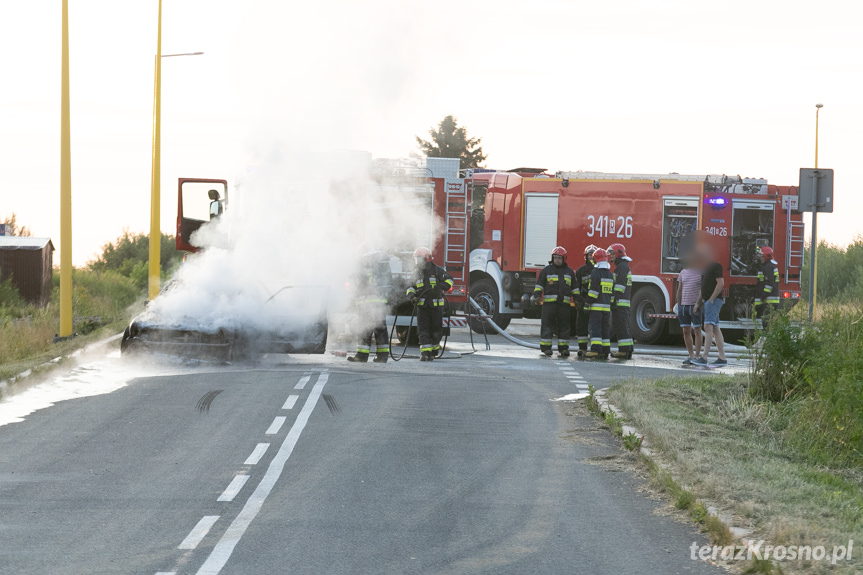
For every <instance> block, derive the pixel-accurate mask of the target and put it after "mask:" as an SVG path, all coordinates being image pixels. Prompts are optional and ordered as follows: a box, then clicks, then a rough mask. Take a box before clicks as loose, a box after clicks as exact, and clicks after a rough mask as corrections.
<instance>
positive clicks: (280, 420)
mask: <svg viewBox="0 0 863 575" xmlns="http://www.w3.org/2000/svg"><path fill="white" fill-rule="evenodd" d="M286 419H287V417H285V416H284V415H280V416H278V417H276V418H275V419H274V420H273V422H272V423H271V424H270V427H268V428H267V431H266V434H267V435H275V434H277V433H278V432H279V430H280V429H281V428H282V426H283V425H284V424H285V420H286Z"/></svg>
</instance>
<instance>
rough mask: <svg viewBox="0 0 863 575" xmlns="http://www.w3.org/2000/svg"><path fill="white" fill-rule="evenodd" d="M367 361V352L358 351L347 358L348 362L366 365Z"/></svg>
mask: <svg viewBox="0 0 863 575" xmlns="http://www.w3.org/2000/svg"><path fill="white" fill-rule="evenodd" d="M368 360H369V352H367V351H358V352H357V354H356V355H353V356H348V361H357V362H360V363H366V362H367V361H368Z"/></svg>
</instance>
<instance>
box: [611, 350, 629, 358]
mask: <svg viewBox="0 0 863 575" xmlns="http://www.w3.org/2000/svg"><path fill="white" fill-rule="evenodd" d="M611 357H613V358H614V359H632V352H631V351H620V350H618V351H615V352H614V353H612V354H611Z"/></svg>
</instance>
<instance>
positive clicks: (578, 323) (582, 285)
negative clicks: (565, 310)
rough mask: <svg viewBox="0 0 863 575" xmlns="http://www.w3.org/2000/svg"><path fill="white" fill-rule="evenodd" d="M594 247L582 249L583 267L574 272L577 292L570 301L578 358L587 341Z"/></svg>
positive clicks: (582, 355) (585, 348) (582, 353)
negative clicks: (573, 311) (572, 310)
mask: <svg viewBox="0 0 863 575" xmlns="http://www.w3.org/2000/svg"><path fill="white" fill-rule="evenodd" d="M595 251H596V246H595V245H593V244H590V245H589V246H587V247H586V248H584V265H583V266H581V267H579V268H578V269H577V270H575V285H576V286H578V292H577V295H576V292H574V291H573V294H572V299H573V303H574V305H575V313H574V314H573V315H574V316H575V317H574V318H573V321H572V324H573V325H574V326H575V336H576V337H577V338H578V357H584V353H585V352H586V351H587V342H588V341H589V339H590V338H589V337H588V331H587V320H588V317H589V316H590V303H589V302H588V301H587V292H588V291H590V272H592V271H593V252H595Z"/></svg>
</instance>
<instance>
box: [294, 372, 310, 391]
mask: <svg viewBox="0 0 863 575" xmlns="http://www.w3.org/2000/svg"><path fill="white" fill-rule="evenodd" d="M311 378H312V374H311V373H306V374H304V375H303V377H302V378H300V381H298V382H297V385H295V386H294V389H303V388H305V387H306V384H307V383H309V380H310V379H311Z"/></svg>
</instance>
